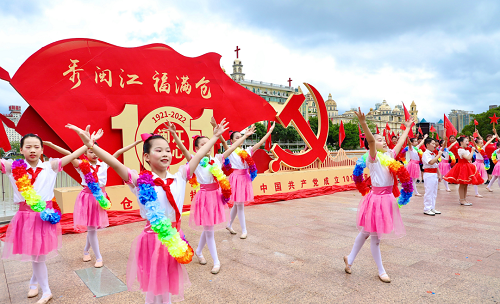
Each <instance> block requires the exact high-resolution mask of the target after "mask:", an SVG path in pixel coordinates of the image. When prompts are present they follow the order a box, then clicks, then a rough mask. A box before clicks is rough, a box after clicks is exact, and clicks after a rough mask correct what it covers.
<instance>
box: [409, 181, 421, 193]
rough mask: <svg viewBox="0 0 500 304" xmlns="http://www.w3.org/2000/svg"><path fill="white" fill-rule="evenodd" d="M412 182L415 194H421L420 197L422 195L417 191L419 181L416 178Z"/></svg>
mask: <svg viewBox="0 0 500 304" xmlns="http://www.w3.org/2000/svg"><path fill="white" fill-rule="evenodd" d="M411 180H412V182H413V192H415V194H419V195H420V193H418V190H417V179H416V178H412V179H411Z"/></svg>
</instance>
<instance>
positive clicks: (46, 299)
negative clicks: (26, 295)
mask: <svg viewBox="0 0 500 304" xmlns="http://www.w3.org/2000/svg"><path fill="white" fill-rule="evenodd" d="M51 299H52V294H49V295H46V296H43V297H42V298H41V299H40V300H38V302H36V304H46V303H48V302H49V301H50V300H51Z"/></svg>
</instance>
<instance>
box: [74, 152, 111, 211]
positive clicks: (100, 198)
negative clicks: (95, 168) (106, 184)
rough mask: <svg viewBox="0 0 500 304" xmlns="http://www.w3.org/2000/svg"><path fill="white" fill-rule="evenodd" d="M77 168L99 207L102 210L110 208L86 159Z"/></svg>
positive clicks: (109, 203)
mask: <svg viewBox="0 0 500 304" xmlns="http://www.w3.org/2000/svg"><path fill="white" fill-rule="evenodd" d="M78 168H80V171H82V173H83V176H84V177H85V182H86V183H87V187H89V189H90V191H91V192H92V195H93V196H94V198H95V200H96V201H97V202H98V203H99V206H101V208H102V209H104V210H108V209H109V208H111V202H110V201H109V200H108V199H107V198H106V197H105V196H104V193H103V192H102V189H101V187H99V182H97V178H96V177H97V172H95V174H96V176H94V174H93V173H92V171H91V169H90V162H89V161H88V160H87V159H86V158H85V159H82V161H81V162H80V165H79V166H78Z"/></svg>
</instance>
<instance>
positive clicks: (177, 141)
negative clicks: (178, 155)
mask: <svg viewBox="0 0 500 304" xmlns="http://www.w3.org/2000/svg"><path fill="white" fill-rule="evenodd" d="M164 125H165V126H166V127H167V130H168V131H169V132H170V136H172V137H173V138H174V141H175V144H176V145H177V147H179V149H180V150H181V152H182V154H183V155H184V157H185V158H186V160H187V161H188V162H190V161H191V153H189V150H188V149H187V148H186V146H184V144H183V143H182V140H181V139H180V138H179V136H177V129H176V128H175V125H174V124H173V123H171V122H170V121H168V120H167V122H166V123H164ZM193 172H194V171H193Z"/></svg>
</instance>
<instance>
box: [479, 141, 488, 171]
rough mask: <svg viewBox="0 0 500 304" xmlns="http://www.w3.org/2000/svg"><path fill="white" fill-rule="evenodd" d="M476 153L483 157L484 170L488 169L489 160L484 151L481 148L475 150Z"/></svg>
mask: <svg viewBox="0 0 500 304" xmlns="http://www.w3.org/2000/svg"><path fill="white" fill-rule="evenodd" d="M477 152H479V153H480V154H481V156H482V157H483V162H484V168H485V169H486V170H489V169H490V158H489V157H488V154H486V151H484V150H483V148H479V147H478V148H477Z"/></svg>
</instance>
